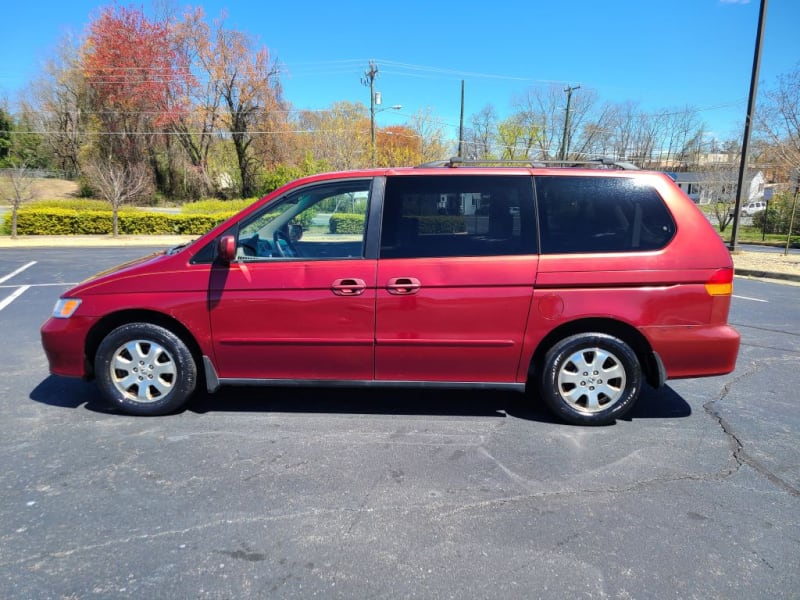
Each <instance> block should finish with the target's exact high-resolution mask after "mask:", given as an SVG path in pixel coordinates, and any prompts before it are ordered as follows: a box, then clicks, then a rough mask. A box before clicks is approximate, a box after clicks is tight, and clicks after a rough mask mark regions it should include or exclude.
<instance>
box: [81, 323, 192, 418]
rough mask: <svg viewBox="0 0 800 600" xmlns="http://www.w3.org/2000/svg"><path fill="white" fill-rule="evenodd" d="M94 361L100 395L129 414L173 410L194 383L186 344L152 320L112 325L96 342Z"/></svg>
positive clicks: (188, 392)
mask: <svg viewBox="0 0 800 600" xmlns="http://www.w3.org/2000/svg"><path fill="white" fill-rule="evenodd" d="M137 363H138V364H137ZM94 365H95V378H96V379H97V385H98V387H99V388H100V391H101V392H102V394H103V396H104V397H105V398H106V400H108V401H109V402H110V403H112V404H114V405H116V406H117V407H119V408H121V409H122V410H123V411H124V412H126V413H129V414H132V415H163V414H166V413H170V412H174V411H176V410H178V409H179V408H180V407H182V406H183V405H184V404H185V403H186V401H187V400H188V399H189V397H190V396H191V395H192V392H194V389H195V385H196V383H197V365H196V364H195V360H194V357H193V356H192V353H191V352H190V351H189V348H187V346H186V344H185V343H184V342H183V340H181V339H180V338H179V337H178V336H177V335H175V334H174V333H172V332H171V331H170V330H168V329H165V328H164V327H161V326H159V325H153V324H152V323H129V324H127V325H122V326H121V327H117V328H116V329H114V330H113V331H112V332H111V333H109V334H108V335H107V336H106V337H105V338H104V339H103V341H102V342H101V343H100V346H99V348H98V349H97V354H96V356H95V361H94Z"/></svg>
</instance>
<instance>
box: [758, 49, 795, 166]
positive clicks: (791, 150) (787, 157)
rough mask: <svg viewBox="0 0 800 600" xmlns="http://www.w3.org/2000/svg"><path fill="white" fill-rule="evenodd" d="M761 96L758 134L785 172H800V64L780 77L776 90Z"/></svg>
mask: <svg viewBox="0 0 800 600" xmlns="http://www.w3.org/2000/svg"><path fill="white" fill-rule="evenodd" d="M764 96H765V99H764V105H763V108H762V109H761V110H759V113H758V116H757V125H758V131H759V133H760V134H761V136H762V137H763V138H765V139H766V140H767V141H768V142H769V143H770V144H771V145H772V146H773V147H774V149H775V150H776V151H777V155H778V157H779V159H780V161H781V162H782V163H783V164H782V166H783V167H784V169H786V170H790V169H797V168H800V63H797V65H795V68H794V70H793V71H791V72H789V73H786V74H783V75H780V76H779V77H778V83H777V86H776V87H775V88H774V89H771V90H768V91H767V92H766V93H765V94H764Z"/></svg>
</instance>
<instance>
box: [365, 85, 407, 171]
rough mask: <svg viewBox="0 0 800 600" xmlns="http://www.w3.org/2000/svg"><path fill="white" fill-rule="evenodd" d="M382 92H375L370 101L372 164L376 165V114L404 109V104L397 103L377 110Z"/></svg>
mask: <svg viewBox="0 0 800 600" xmlns="http://www.w3.org/2000/svg"><path fill="white" fill-rule="evenodd" d="M380 94H381V93H380V92H374V93H373V94H372V98H371V101H370V103H369V133H370V138H371V139H372V166H373V167H374V166H375V114H376V113H379V112H383V111H385V110H402V108H403V105H402V104H395V105H394V106H387V107H386V108H379V109H378V110H375V105H376V104H380V103H381V95H380Z"/></svg>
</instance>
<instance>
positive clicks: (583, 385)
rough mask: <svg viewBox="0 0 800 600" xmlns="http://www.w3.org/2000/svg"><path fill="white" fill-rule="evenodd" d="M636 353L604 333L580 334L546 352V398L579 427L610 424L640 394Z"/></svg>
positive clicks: (543, 385)
mask: <svg viewBox="0 0 800 600" xmlns="http://www.w3.org/2000/svg"><path fill="white" fill-rule="evenodd" d="M641 382H642V369H641V365H640V364H639V359H638V358H637V356H636V353H635V352H634V351H633V350H632V349H631V348H630V346H628V344H626V343H625V342H624V341H622V340H620V339H619V338H616V337H614V336H611V335H607V334H603V333H581V334H577V335H573V336H570V337H567V338H564V339H563V340H561V341H559V342H558V343H556V344H555V345H554V346H553V347H552V348H550V350H549V351H548V352H547V354H546V355H545V360H544V368H543V370H542V376H541V381H540V389H541V394H542V397H543V398H544V400H545V402H547V405H548V407H549V408H550V410H552V411H553V412H554V413H555V414H556V415H557V416H559V417H561V418H562V419H564V420H565V421H567V422H569V423H575V424H578V425H606V424H608V423H612V422H613V421H614V420H615V419H618V418H620V417H622V416H623V415H624V414H625V413H627V412H628V411H629V410H630V409H631V408H632V407H633V405H634V403H635V402H636V400H637V398H638V397H639V393H640V392H641Z"/></svg>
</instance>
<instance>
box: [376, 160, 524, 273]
mask: <svg viewBox="0 0 800 600" xmlns="http://www.w3.org/2000/svg"><path fill="white" fill-rule="evenodd" d="M534 224H535V220H534V218H533V186H532V181H531V178H530V177H527V176H494V175H478V176H472V175H468V176H461V175H440V176H435V175H434V176H424V175H423V176H408V177H406V176H403V177H397V176H395V177H389V178H388V179H387V182H386V194H385V197H384V210H383V224H382V228H381V252H380V256H381V258H423V257H444V256H502V255H511V254H534V253H535V252H536V248H537V242H536V235H535V230H536V228H535V225H534Z"/></svg>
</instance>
